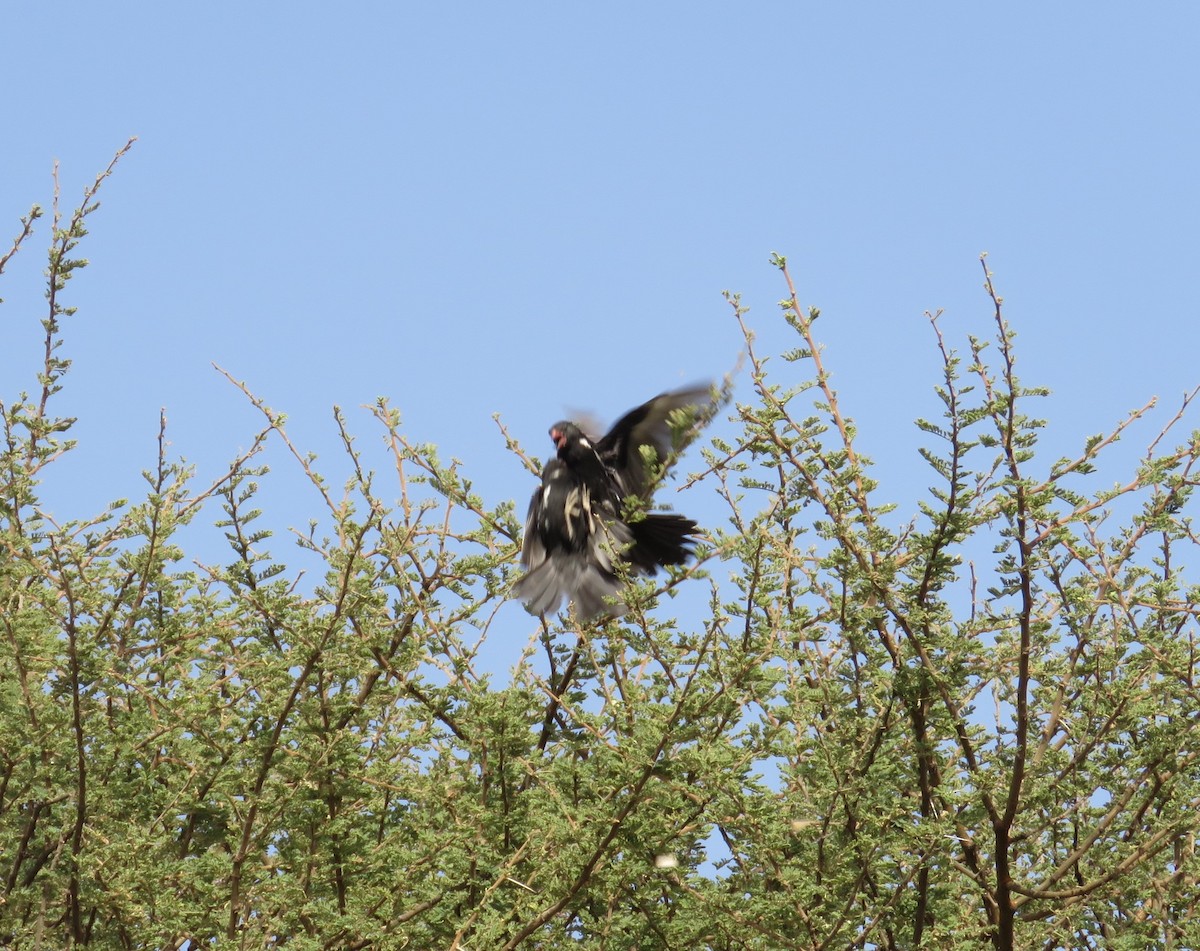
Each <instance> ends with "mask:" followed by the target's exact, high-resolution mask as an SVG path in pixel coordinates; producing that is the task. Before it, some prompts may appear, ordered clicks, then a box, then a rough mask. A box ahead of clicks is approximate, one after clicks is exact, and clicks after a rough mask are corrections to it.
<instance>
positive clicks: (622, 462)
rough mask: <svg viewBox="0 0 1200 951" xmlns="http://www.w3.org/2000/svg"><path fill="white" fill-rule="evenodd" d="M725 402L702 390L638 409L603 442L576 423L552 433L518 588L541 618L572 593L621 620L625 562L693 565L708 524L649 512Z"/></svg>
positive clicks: (635, 571) (583, 611)
mask: <svg viewBox="0 0 1200 951" xmlns="http://www.w3.org/2000/svg"><path fill="white" fill-rule="evenodd" d="M715 406H716V404H715V401H714V395H713V390H712V388H711V387H710V386H696V387H690V388H687V389H682V390H675V391H672V392H668V393H662V394H660V395H659V396H656V397H654V399H652V400H650V401H649V402H647V403H643V404H642V405H641V406H639V407H637V409H633V410H630V411H629V412H628V413H626V414H625V415H624V416H622V417H621V418H620V419H619V420H617V422H616V423H615V424H614V425H613V427H612V429H610V430H609V431H608V433H607V435H605V436H604V437H603V438H600V439H592V438H590V437H589V436H587V434H585V433H584V431H583V430H582V429H581V428H580V427H579V425H578V424H576V423H573V422H568V421H566V420H564V421H562V422H558V423H555V424H554V425H553V426H551V427H550V438H551V439H552V440H553V441H554V445H555V447H556V448H557V450H558V453H557V455H556V457H555V458H553V459H551V460H550V461H549V462H547V463H546V465H545V467H544V468H543V469H542V484H541V486H540V487H539V488H538V490H537V491H536V492H534V493H533V499H532V500H531V501H530V503H529V514H528V516H527V517H526V520H525V540H524V544H523V545H522V546H521V565H522V566H523V567H524V568H525V574H524V575H523V576H522V577H521V578H520V580H518V581H517V584H516V586H515V587H514V589H513V591H514V593H515V594H516V596H517V597H518V598H520V599H521V600H522V601H524V602H525V606H526V608H527V609H528V610H529V612H530V613H531V614H544V613H547V612H553V611H556V610H558V608H559V606H560V605H561V604H562V600H563V598H564V597H566V598H567V599H568V600H571V601H574V602H575V609H576V611H577V612H578V614H579V616H580V617H581V618H584V619H590V618H594V617H597V616H598V615H601V614H604V613H606V612H608V613H613V614H619V613H621V611H622V606H621V605H620V604H619V603H617V604H614V603H613V602H612V600H611V599H614V598H616V597H617V595H618V594H619V592H620V590H621V585H622V582H621V574H620V572H621V571H622V569H621V563H624V565H625V567H624V569H623V570H624V571H625V572H628V575H635V576H636V575H653V574H655V573H656V572H657V571H658V569H659V568H660V567H662V566H665V565H679V564H682V563H683V562H684V561H686V560H687V557H688V556H689V555H690V554H692V546H693V545H694V544H695V538H694V535H695V533H696V532H697V531H699V526H698V525H697V524H696V523H695V522H694V521H692V520H691V519H690V518H686V517H685V516H683V515H675V514H670V513H663V512H651V513H647V512H644V511H642V509H644V508H645V506H647V505H648V504H649V502H650V497H651V495H653V493H654V489H655V488H656V487H657V485H658V483H659V481H660V480H661V479H662V476H663V474H664V472H665V467H666V466H669V465H670V464H671V462H673V461H674V457H675V455H676V454H677V453H678V452H679V451H680V450H681V449H682V448H683V447H684V446H685V445H687V443H688V442H690V441H691V440H692V438H694V437H695V435H696V433H697V432H698V430H699V428H700V426H702V425H703V424H704V423H706V422H707V421H708V419H709V418H710V417H711V415H712V412H713V410H714V409H715ZM631 509H632V510H631Z"/></svg>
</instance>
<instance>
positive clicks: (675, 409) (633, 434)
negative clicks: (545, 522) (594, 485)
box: [596, 384, 717, 501]
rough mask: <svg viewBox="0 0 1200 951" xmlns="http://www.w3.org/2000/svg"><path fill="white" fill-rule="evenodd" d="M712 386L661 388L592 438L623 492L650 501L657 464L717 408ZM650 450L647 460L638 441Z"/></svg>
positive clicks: (670, 455)
mask: <svg viewBox="0 0 1200 951" xmlns="http://www.w3.org/2000/svg"><path fill="white" fill-rule="evenodd" d="M716 406H717V403H716V401H715V399H714V393H713V388H712V387H711V386H710V385H708V384H705V385H703V386H692V387H687V388H686V389H682V390H671V391H668V392H666V393H660V394H659V395H658V396H656V397H654V399H652V400H649V401H647V402H645V403H643V404H642V405H641V406H639V407H637V409H632V410H630V411H629V412H628V413H626V414H625V415H624V416H622V417H621V418H620V419H619V420H617V421H616V422H615V423H614V424H613V427H612V429H610V430H609V431H608V433H607V434H606V435H605V436H604V438H603V439H601V440H600V441H599V442H598V443H596V453H597V455H599V456H600V459H601V460H602V461H603V462H604V465H605V467H606V468H607V469H608V470H609V471H610V472H611V473H612V474H613V476H614V477H615V478H616V479H617V481H618V483H619V484H620V486H621V490H622V494H623V495H636V496H638V497H639V498H641V499H643V500H646V501H649V498H650V495H651V493H652V492H653V491H654V487H655V486H656V485H657V482H658V478H657V475H658V473H657V472H656V471H655V470H656V469H657V468H658V467H661V466H665V465H669V464H670V462H671V461H672V460H673V459H674V457H675V456H676V455H678V454H679V453H680V452H682V451H683V449H684V447H686V446H687V444H688V443H690V442H691V441H692V440H693V439H695V437H696V434H697V433H698V432H699V431H700V428H701V427H702V426H703V425H704V424H705V423H706V422H708V420H709V419H710V418H711V417H712V414H713V413H714V412H715V410H716ZM643 446H648V447H650V448H651V449H653V450H654V456H655V463H654V464H653V465H647V463H646V459H645V456H644V455H643V452H642V447H643Z"/></svg>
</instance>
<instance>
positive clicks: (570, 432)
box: [550, 419, 590, 459]
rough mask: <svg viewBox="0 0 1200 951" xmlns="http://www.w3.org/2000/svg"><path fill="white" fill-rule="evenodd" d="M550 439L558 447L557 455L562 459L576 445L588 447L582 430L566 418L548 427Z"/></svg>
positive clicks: (588, 444)
mask: <svg viewBox="0 0 1200 951" xmlns="http://www.w3.org/2000/svg"><path fill="white" fill-rule="evenodd" d="M550 439H551V441H553V443H554V445H555V446H556V447H557V449H558V457H559V458H560V459H563V458H565V457H566V456H567V454H568V453H570V452H571V451H572V450H573V449H575V448H576V447H578V446H581V445H582V446H583V447H584V448H590V443H588V440H587V437H586V436H585V435H584V434H583V430H582V429H580V428H579V427H578V426H576V425H575V424H574V423H572V422H569V421H567V420H565V419H564V420H562V421H561V422H557V423H555V424H554V425H553V426H551V427H550Z"/></svg>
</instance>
